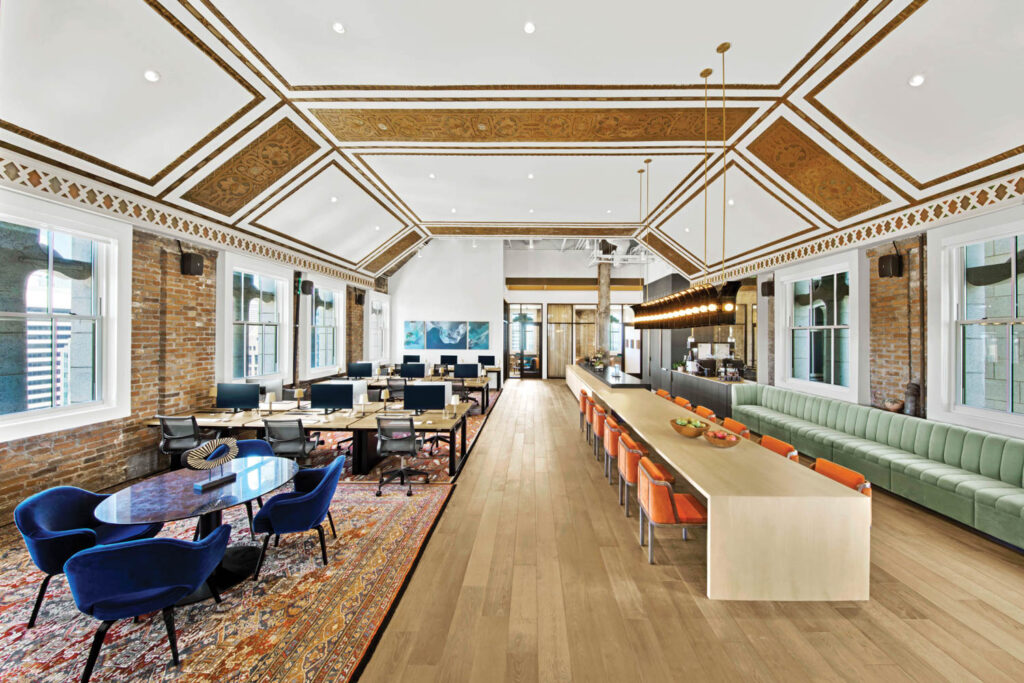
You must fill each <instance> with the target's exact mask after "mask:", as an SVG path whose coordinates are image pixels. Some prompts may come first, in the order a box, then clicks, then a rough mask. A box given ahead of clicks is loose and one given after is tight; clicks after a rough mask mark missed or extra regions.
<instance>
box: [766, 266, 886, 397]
mask: <svg viewBox="0 0 1024 683" xmlns="http://www.w3.org/2000/svg"><path fill="white" fill-rule="evenodd" d="M844 271H845V272H848V273H849V274H850V320H849V328H850V386H846V387H844V386H840V385H837V384H825V383H823V382H811V381H809V380H803V379H795V378H794V377H793V367H792V365H793V337H792V332H791V327H790V321H791V320H792V319H793V285H794V283H796V282H798V281H801V280H810V279H812V278H816V277H822V276H825V275H833V274H835V273H840V272H844ZM868 287H869V279H868V260H867V258H866V256H865V255H864V254H863V252H862V251H861V250H858V249H850V250H848V251H845V252H841V253H838V254H834V255H830V256H827V257H824V258H820V259H814V260H811V261H802V262H800V263H798V264H796V265H794V266H790V267H789V268H783V269H780V270H777V271H775V386H778V387H782V388H784V389H791V390H793V391H800V392H803V393H805V394H814V395H816V396H823V397H825V398H834V399H839V400H841V401H849V402H850V403H860V404H864V405H868V404H870V403H871V380H870V366H869V361H868V357H867V356H868V344H869V338H868V331H869V310H870V309H869V299H870V296H869V291H868Z"/></svg>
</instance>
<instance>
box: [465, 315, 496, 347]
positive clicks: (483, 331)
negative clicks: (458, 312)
mask: <svg viewBox="0 0 1024 683" xmlns="http://www.w3.org/2000/svg"><path fill="white" fill-rule="evenodd" d="M467 334H468V341H467V344H468V347H469V348H470V349H471V350H472V349H489V348H491V323H489V322H487V321H483V322H480V321H476V322H473V321H470V322H469V331H468V333H467Z"/></svg>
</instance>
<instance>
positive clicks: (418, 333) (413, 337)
mask: <svg viewBox="0 0 1024 683" xmlns="http://www.w3.org/2000/svg"><path fill="white" fill-rule="evenodd" d="M423 330H424V324H423V321H422V320H406V321H405V348H407V349H423V348H426V347H425V346H424V344H423V339H424V331H423Z"/></svg>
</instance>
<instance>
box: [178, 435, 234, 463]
mask: <svg viewBox="0 0 1024 683" xmlns="http://www.w3.org/2000/svg"><path fill="white" fill-rule="evenodd" d="M221 446H225V447H227V449H228V452H227V453H225V454H224V455H222V456H221V457H219V458H217V459H216V460H207V459H206V458H207V457H209V456H210V455H211V454H212V453H213V452H214V451H215V450H217V449H218V448H220V447H221ZM237 455H238V442H237V441H236V440H235V439H231V438H228V439H213V440H212V441H207V442H206V443H204V444H203V445H202V446H199V447H198V448H193V449H192V450H190V451H186V452H185V463H186V464H187V465H188V467H189V469H193V470H212V469H213V468H214V467H217V466H218V465H223V464H224V463H226V462H231V461H232V460H234V459H235V457H236V456H237Z"/></svg>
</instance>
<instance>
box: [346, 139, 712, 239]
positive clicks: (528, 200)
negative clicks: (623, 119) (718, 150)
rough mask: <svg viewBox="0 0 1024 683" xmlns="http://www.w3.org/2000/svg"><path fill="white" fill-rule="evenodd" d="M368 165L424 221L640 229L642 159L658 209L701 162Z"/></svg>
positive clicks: (410, 161) (423, 160)
mask: <svg viewBox="0 0 1024 683" xmlns="http://www.w3.org/2000/svg"><path fill="white" fill-rule="evenodd" d="M581 153H582V152H581ZM362 158H363V159H364V160H365V161H366V162H367V163H368V164H369V165H370V166H371V167H372V168H373V169H374V171H375V172H376V173H377V174H378V175H379V176H380V177H381V178H382V179H383V180H384V182H385V183H386V184H387V185H388V187H390V188H391V189H392V190H393V191H394V192H396V193H397V194H398V195H399V196H400V197H401V198H402V199H403V200H405V202H406V203H408V205H409V206H410V207H411V208H412V210H413V211H414V212H415V213H416V214H417V215H418V216H419V218H420V219H421V220H423V221H426V222H442V221H443V222H453V221H454V222H466V221H469V222H513V223H518V222H544V223H559V222H572V223H576V222H592V223H611V222H615V223H637V222H638V221H639V220H640V197H641V195H640V193H641V183H642V182H643V181H642V179H641V177H640V174H638V173H637V170H639V169H641V168H644V163H643V161H644V159H648V158H649V159H652V161H651V164H650V173H651V179H650V180H651V207H652V208H653V207H654V206H655V205H656V204H657V203H658V202H659V201H660V200H661V199H662V198H663V197H665V195H667V194H668V192H669V191H670V190H671V189H672V188H674V187H675V186H676V185H677V184H678V183H679V181H680V180H682V179H683V177H684V176H685V175H686V174H687V173H689V172H690V171H691V170H692V169H694V168H695V167H696V166H697V165H698V164H699V163H700V159H701V157H700V156H698V155H696V154H691V155H685V156H684V155H678V156H677V155H673V156H646V155H645V154H643V153H640V154H637V155H635V156H634V155H602V154H595V155H593V156H563V155H554V154H539V155H521V154H500V155H474V154H452V155H449V154H441V155H429V154H377V155H374V154H364V155H362ZM531 174H532V175H533V179H530V175H531ZM431 175H433V176H434V177H433V178H431ZM452 209H455V211H454V212H453V211H452ZM531 209H532V210H533V211H532V212H531Z"/></svg>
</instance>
